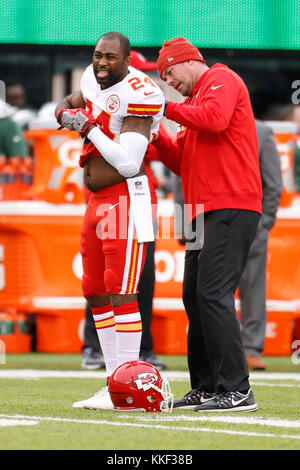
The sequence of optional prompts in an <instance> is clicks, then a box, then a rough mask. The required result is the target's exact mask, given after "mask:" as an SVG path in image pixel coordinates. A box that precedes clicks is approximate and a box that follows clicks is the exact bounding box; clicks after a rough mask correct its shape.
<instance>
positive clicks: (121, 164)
mask: <svg viewBox="0 0 300 470" xmlns="http://www.w3.org/2000/svg"><path fill="white" fill-rule="evenodd" d="M151 123H152V117H151V116H147V117H137V116H127V117H125V118H124V120H123V124H122V128H121V133H120V141H119V142H114V141H113V140H111V139H110V138H109V137H107V136H106V135H105V134H104V133H103V132H102V131H101V129H100V128H99V127H98V126H97V125H96V124H95V122H93V119H91V116H89V115H88V113H86V112H81V111H79V112H77V114H76V118H75V122H74V128H75V129H76V130H77V131H78V132H79V133H80V134H81V135H82V136H86V137H87V138H88V139H89V140H90V141H91V142H92V143H93V144H94V146H95V147H96V148H97V149H98V150H99V152H100V153H101V155H102V156H103V158H104V159H105V160H106V161H107V162H108V163H109V164H110V165H112V166H113V167H114V168H116V170H117V171H118V172H119V173H120V175H122V176H124V177H125V178H131V177H133V176H136V175H137V174H138V173H139V171H140V168H141V164H142V162H143V159H144V155H145V153H146V150H147V147H148V144H149V140H150V130H151Z"/></svg>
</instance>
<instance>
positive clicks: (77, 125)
mask: <svg viewBox="0 0 300 470" xmlns="http://www.w3.org/2000/svg"><path fill="white" fill-rule="evenodd" d="M96 125H97V124H96V121H95V119H94V117H93V116H92V115H91V114H90V113H88V112H87V111H85V110H84V109H79V110H77V113H76V116H75V120H74V129H75V130H76V131H77V132H79V134H80V135H81V136H82V137H85V136H86V134H88V132H89V131H90V128H91V126H92V127H94V126H96Z"/></svg>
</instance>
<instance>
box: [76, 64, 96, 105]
mask: <svg viewBox="0 0 300 470" xmlns="http://www.w3.org/2000/svg"><path fill="white" fill-rule="evenodd" d="M97 85H98V84H97V80H96V78H95V75H94V71H93V65H92V64H90V65H88V66H87V68H86V69H85V71H84V72H83V74H82V77H81V80H80V90H81V92H82V94H83V96H84V97H87V98H88V97H89V95H91V94H92V95H94V94H95V93H96V92H97V89H98V86H97Z"/></svg>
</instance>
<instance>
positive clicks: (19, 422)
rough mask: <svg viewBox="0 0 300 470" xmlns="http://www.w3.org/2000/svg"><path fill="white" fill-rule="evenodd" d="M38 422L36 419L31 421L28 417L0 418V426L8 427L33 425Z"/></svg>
mask: <svg viewBox="0 0 300 470" xmlns="http://www.w3.org/2000/svg"><path fill="white" fill-rule="evenodd" d="M35 424H39V422H38V421H36V420H35V421H32V420H29V419H0V427H4V428H6V427H10V426H34V425H35Z"/></svg>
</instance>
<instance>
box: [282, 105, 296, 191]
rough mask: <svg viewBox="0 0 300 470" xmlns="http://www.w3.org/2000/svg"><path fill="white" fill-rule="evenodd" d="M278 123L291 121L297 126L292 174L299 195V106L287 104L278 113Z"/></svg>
mask: <svg viewBox="0 0 300 470" xmlns="http://www.w3.org/2000/svg"><path fill="white" fill-rule="evenodd" d="M278 119H279V120H280V121H291V122H294V123H295V124H297V126H298V134H299V140H298V141H297V142H296V146H295V154H294V173H295V185H296V190H297V192H298V193H300V105H293V104H288V105H286V106H283V107H282V108H281V109H280V110H279V112H278Z"/></svg>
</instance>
